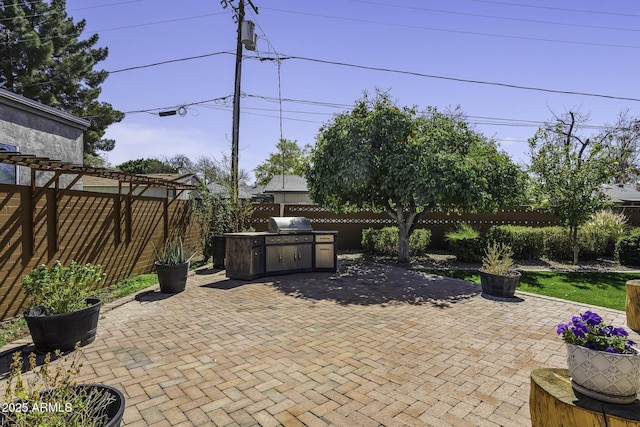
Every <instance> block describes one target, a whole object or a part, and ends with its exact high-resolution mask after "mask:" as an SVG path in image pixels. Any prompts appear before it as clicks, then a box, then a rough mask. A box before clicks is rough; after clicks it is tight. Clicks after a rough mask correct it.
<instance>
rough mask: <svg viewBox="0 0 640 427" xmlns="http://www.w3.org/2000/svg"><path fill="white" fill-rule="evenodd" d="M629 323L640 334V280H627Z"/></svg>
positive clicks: (626, 308) (626, 307)
mask: <svg viewBox="0 0 640 427" xmlns="http://www.w3.org/2000/svg"><path fill="white" fill-rule="evenodd" d="M626 288H627V302H626V306H625V310H626V312H627V325H628V326H629V328H631V329H633V330H634V331H636V332H637V333H639V334H640V280H629V281H628V282H627V286H626Z"/></svg>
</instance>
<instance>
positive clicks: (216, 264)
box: [213, 236, 227, 269]
mask: <svg viewBox="0 0 640 427" xmlns="http://www.w3.org/2000/svg"><path fill="white" fill-rule="evenodd" d="M226 250H227V244H226V239H225V237H224V236H213V268H221V269H224V257H225V252H226Z"/></svg>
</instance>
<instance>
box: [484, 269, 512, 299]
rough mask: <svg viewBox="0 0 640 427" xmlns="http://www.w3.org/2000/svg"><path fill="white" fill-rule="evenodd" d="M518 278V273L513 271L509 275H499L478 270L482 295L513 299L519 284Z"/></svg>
mask: <svg viewBox="0 0 640 427" xmlns="http://www.w3.org/2000/svg"><path fill="white" fill-rule="evenodd" d="M520 276H521V274H520V272H519V271H515V272H514V273H513V274H510V275H501V274H491V273H486V272H484V271H482V270H480V284H481V285H482V293H483V294H487V295H491V296H494V297H502V298H513V297H514V295H515V293H516V288H517V287H518V283H520Z"/></svg>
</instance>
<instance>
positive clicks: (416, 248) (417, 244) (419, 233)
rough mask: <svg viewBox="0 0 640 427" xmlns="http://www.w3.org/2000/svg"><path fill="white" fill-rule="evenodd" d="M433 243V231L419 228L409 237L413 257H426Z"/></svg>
mask: <svg viewBox="0 0 640 427" xmlns="http://www.w3.org/2000/svg"><path fill="white" fill-rule="evenodd" d="M429 243H431V230H427V229H426V228H417V229H415V230H413V233H411V236H409V251H410V253H411V254H412V255H424V254H425V253H426V252H427V248H428V247H429Z"/></svg>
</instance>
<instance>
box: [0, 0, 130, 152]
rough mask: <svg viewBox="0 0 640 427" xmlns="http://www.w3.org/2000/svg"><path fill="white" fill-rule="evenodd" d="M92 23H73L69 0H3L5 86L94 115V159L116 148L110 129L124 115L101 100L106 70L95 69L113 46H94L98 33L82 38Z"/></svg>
mask: <svg viewBox="0 0 640 427" xmlns="http://www.w3.org/2000/svg"><path fill="white" fill-rule="evenodd" d="M85 25H86V22H85V21H84V20H81V21H79V22H78V23H74V22H73V18H72V17H69V16H68V15H67V12H66V1H65V0H51V1H50V2H44V1H28V0H0V58H2V60H1V61H0V86H1V87H3V88H5V89H7V90H10V91H12V92H14V93H17V94H20V95H23V96H25V97H27V98H30V99H33V100H36V101H39V102H42V103H43V104H45V105H49V106H51V107H54V108H58V109H60V110H63V111H66V112H67V113H70V114H73V115H76V116H79V117H83V118H86V119H88V120H90V122H91V126H90V127H89V128H88V129H87V130H86V131H85V133H84V152H85V154H86V155H87V156H89V158H91V156H97V155H98V154H99V153H98V152H99V151H110V150H112V149H113V147H114V145H115V141H114V140H112V139H103V138H102V137H103V136H104V133H105V130H106V128H107V127H108V126H109V125H110V124H112V123H114V122H118V121H120V120H122V118H123V117H124V114H123V113H122V112H120V111H117V110H114V109H113V108H112V106H111V105H110V104H108V103H106V102H100V101H98V97H99V95H100V92H101V88H100V85H101V84H102V83H103V82H104V81H105V79H106V78H107V75H108V73H107V72H106V71H104V70H94V67H95V66H96V64H98V63H99V62H100V61H103V60H104V59H105V58H106V57H107V55H108V50H107V48H94V46H95V45H96V43H97V42H98V35H97V34H93V35H92V36H90V37H88V38H86V39H81V35H82V32H83V31H84V28H85Z"/></svg>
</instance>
